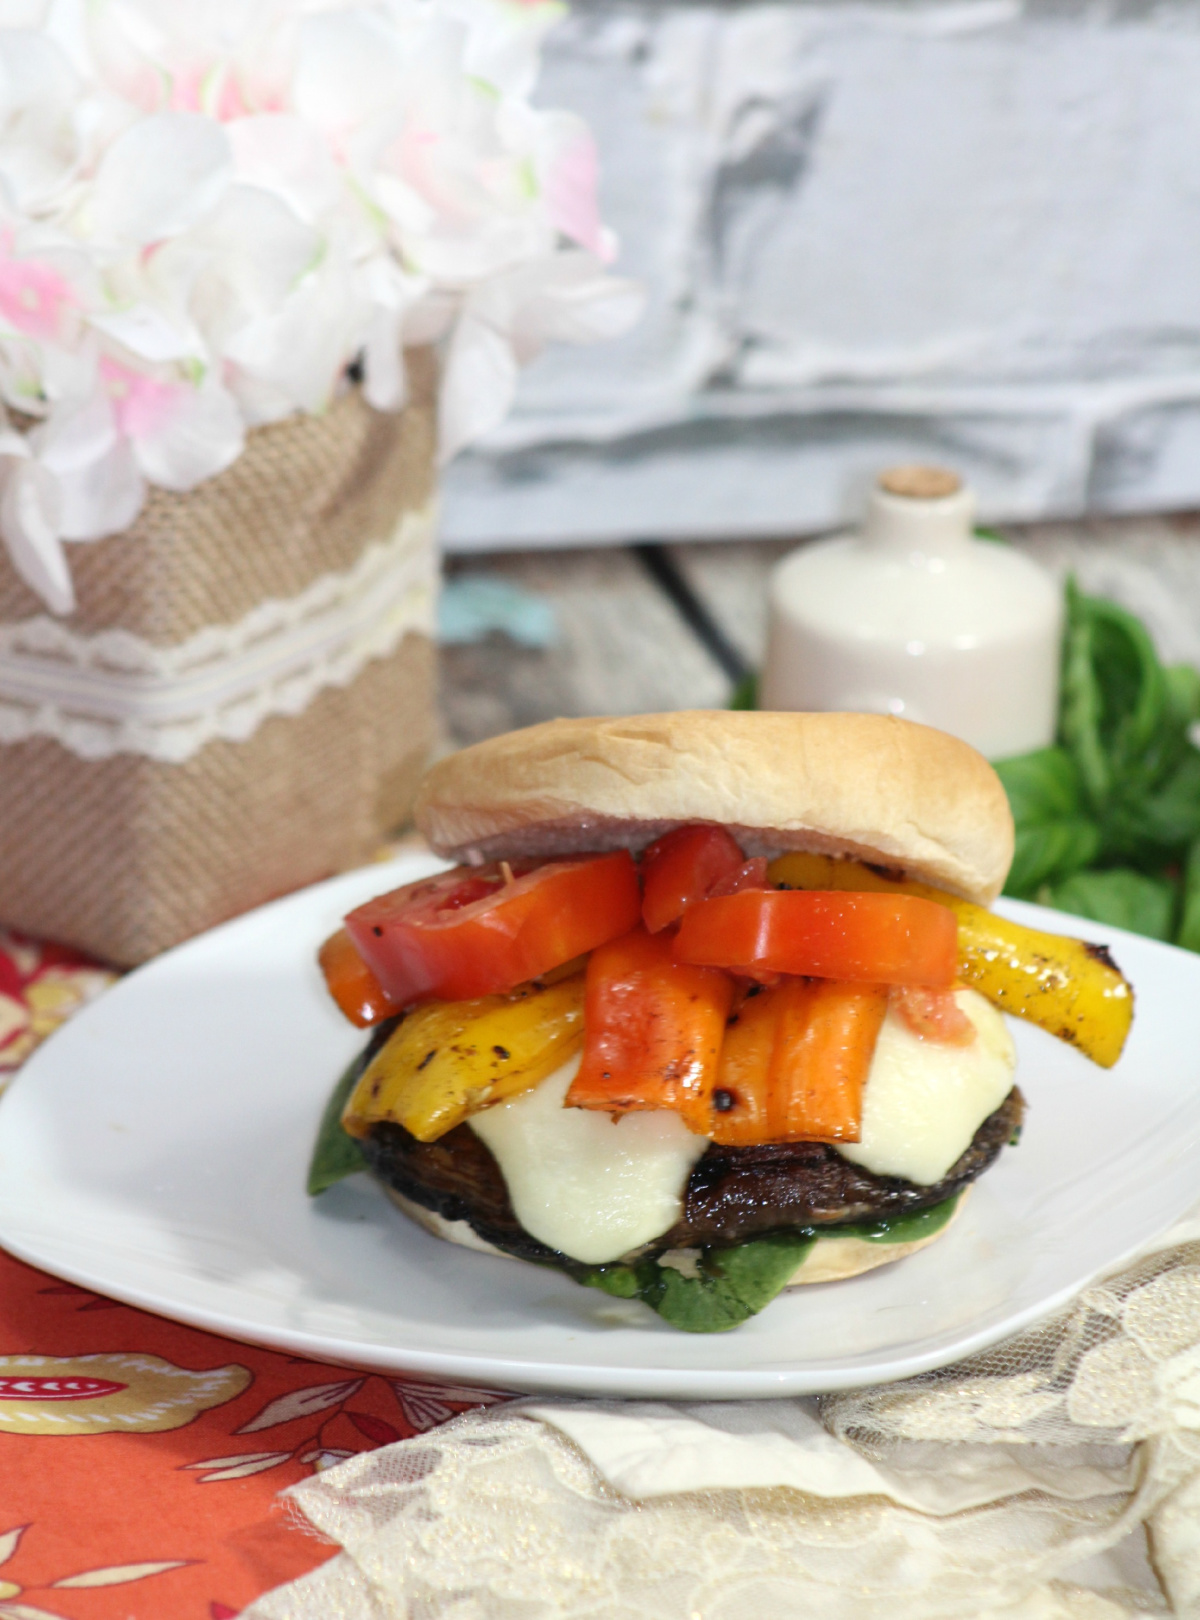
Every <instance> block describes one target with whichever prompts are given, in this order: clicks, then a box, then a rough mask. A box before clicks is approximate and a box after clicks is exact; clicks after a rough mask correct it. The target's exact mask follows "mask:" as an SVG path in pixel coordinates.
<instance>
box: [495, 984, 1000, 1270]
mask: <svg viewBox="0 0 1200 1620" xmlns="http://www.w3.org/2000/svg"><path fill="white" fill-rule="evenodd" d="M956 999H957V1001H958V1004H959V1006H960V1007H961V1008H962V1010H963V1011H964V1012H965V1013H966V1015H967V1017H968V1018H969V1019H970V1020H971V1022H972V1023H973V1024H974V1025H975V1029H976V1031H977V1037H978V1038H977V1039H976V1040H975V1041H973V1042H972V1043H971V1045H970V1046H967V1047H961V1046H948V1045H945V1044H943V1043H941V1042H938V1041H931V1040H923V1039H922V1038H921V1037H920V1036H918V1035H915V1034H913V1032H912V1031H911V1030H910V1029H909V1027H908V1025H907V1024H906V1023H905V1022H904V1021H903V1019H901V1018H900V1017H899V1016H898V1014H896V1013H895V1012H889V1013H888V1016H887V1018H886V1019H885V1021H884V1025H883V1028H882V1030H881V1031H880V1034H879V1043H878V1045H877V1047H876V1049H875V1057H874V1061H873V1062H872V1065H871V1072H870V1074H869V1076H868V1078H867V1084H866V1089H865V1091H864V1094H863V1133H862V1141H861V1142H859V1143H856V1144H854V1145H853V1146H842V1147H839V1149H838V1151H839V1152H840V1153H842V1154H844V1156H845V1157H846V1158H847V1159H850V1160H852V1161H853V1162H854V1163H855V1164H860V1165H862V1166H863V1168H864V1169H866V1170H871V1171H874V1172H875V1174H877V1175H882V1176H902V1177H903V1178H904V1179H905V1180H907V1181H913V1182H916V1183H918V1184H919V1185H921V1186H930V1185H932V1183H933V1182H935V1181H940V1180H941V1178H942V1177H943V1176H944V1175H945V1173H946V1171H947V1170H949V1168H950V1166H951V1165H952V1164H954V1162H955V1161H956V1160H957V1159H958V1158H959V1157H960V1156H961V1155H962V1154H963V1153H964V1152H965V1151H966V1149H967V1147H968V1146H969V1145H970V1142H971V1138H972V1137H973V1136H974V1135H975V1132H976V1131H977V1130H978V1129H979V1127H980V1125H982V1123H983V1121H984V1120H985V1119H986V1118H987V1117H988V1115H989V1114H991V1113H993V1112H994V1111H995V1110H996V1109H997V1108H999V1106H1000V1104H1001V1103H1002V1102H1003V1101H1004V1099H1005V1097H1006V1096H1007V1095H1008V1092H1009V1089H1010V1087H1011V1086H1012V1073H1013V1065H1014V1052H1013V1044H1012V1039H1011V1037H1010V1035H1009V1033H1008V1030H1007V1028H1006V1027H1005V1023H1004V1020H1003V1018H1002V1017H1001V1015H1000V1014H999V1013H998V1012H997V1011H996V1010H995V1008H994V1007H992V1006H991V1004H990V1003H989V1002H987V1001H985V1000H984V999H983V997H982V996H980V995H978V994H977V993H976V992H975V991H973V990H961V991H959V992H958V994H957V997H956ZM578 1068H579V1059H578V1058H573V1059H572V1060H571V1061H570V1062H569V1063H566V1064H564V1065H563V1067H562V1068H561V1069H558V1070H557V1071H556V1072H555V1073H554V1074H552V1075H550V1076H549V1078H548V1079H546V1080H543V1081H542V1083H541V1084H540V1085H539V1086H536V1087H535V1088H534V1089H533V1090H532V1091H527V1092H524V1093H522V1095H521V1096H519V1097H516V1098H514V1099H513V1100H512V1101H511V1102H507V1103H500V1104H498V1105H497V1106H496V1107H494V1108H488V1109H485V1110H484V1111H483V1112H482V1113H479V1114H475V1115H474V1116H473V1117H472V1118H471V1119H470V1120H469V1121H468V1123H469V1124H470V1126H471V1129H472V1130H473V1131H474V1132H475V1134H476V1135H477V1136H478V1137H479V1138H480V1139H481V1140H482V1141H483V1142H485V1143H486V1144H487V1146H488V1147H489V1148H490V1149H491V1151H492V1153H493V1155H494V1156H495V1158H496V1162H497V1163H498V1164H499V1166H500V1172H501V1174H502V1175H503V1177H504V1182H505V1185H506V1186H507V1188H508V1194H509V1198H510V1199H511V1200H512V1206H513V1210H514V1212H515V1213H516V1217H517V1219H518V1220H519V1221H520V1223H521V1225H522V1226H523V1227H524V1228H525V1230H526V1231H527V1232H529V1233H530V1234H531V1235H532V1236H533V1237H535V1238H539V1239H540V1240H541V1242H543V1243H545V1244H547V1245H548V1246H549V1247H550V1248H552V1249H557V1250H558V1251H559V1252H560V1253H562V1254H567V1255H570V1256H571V1258H572V1259H573V1260H580V1261H583V1262H584V1263H586V1264H588V1265H601V1264H604V1263H606V1262H608V1261H610V1260H618V1259H620V1258H621V1256H622V1255H625V1254H628V1253H629V1252H630V1251H631V1250H633V1249H637V1248H639V1247H640V1246H641V1245H642V1244H643V1243H649V1242H651V1241H652V1240H653V1239H654V1238H656V1237H661V1236H662V1234H663V1233H664V1232H666V1231H668V1230H669V1229H670V1228H671V1227H672V1226H674V1224H675V1222H676V1221H677V1220H678V1219H679V1217H680V1215H681V1214H682V1211H683V1192H684V1188H685V1187H686V1186H687V1181H688V1177H689V1175H690V1174H691V1171H692V1166H693V1165H694V1164H695V1163H696V1161H697V1159H699V1158H700V1157H701V1155H702V1154H703V1152H704V1150H705V1148H706V1147H707V1146H708V1142H707V1140H706V1138H704V1137H701V1136H693V1135H692V1134H691V1132H690V1131H689V1130H687V1128H686V1127H685V1126H684V1124H683V1123H682V1121H681V1120H680V1119H679V1116H678V1115H677V1114H673V1113H667V1112H647V1113H631V1114H625V1115H623V1116H621V1117H620V1118H617V1119H614V1118H613V1117H612V1116H611V1115H609V1114H602V1113H597V1112H594V1111H592V1110H590V1109H584V1108H564V1107H563V1099H564V1098H565V1096H566V1094H567V1089H568V1087H569V1086H570V1084H571V1081H572V1080H573V1079H574V1078H575V1075H576V1072H577V1071H578Z"/></svg>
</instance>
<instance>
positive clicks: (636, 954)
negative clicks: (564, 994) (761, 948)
mask: <svg viewBox="0 0 1200 1620" xmlns="http://www.w3.org/2000/svg"><path fill="white" fill-rule="evenodd" d="M671 944H672V942H671V940H670V938H669V937H664V936H663V935H653V934H648V933H647V932H646V931H645V929H644V928H637V929H635V930H634V931H633V932H632V933H629V934H626V935H625V936H624V937H623V938H622V939H615V940H613V941H612V942H611V943H610V944H608V945H601V946H600V947H599V949H597V950H595V951H593V952H592V954H591V956H590V958H589V959H588V965H587V979H586V981H585V989H584V1003H583V1027H584V1047H583V1060H582V1062H581V1063H580V1067H579V1073H578V1075H577V1076H576V1077H575V1080H574V1081H573V1083H572V1085H571V1089H570V1090H569V1091H568V1092H567V1097H566V1106H567V1107H568V1108H602V1109H605V1110H607V1111H608V1112H610V1113H624V1112H626V1111H629V1110H632V1109H644V1108H680V1107H681V1106H682V1105H683V1103H684V1101H685V1099H686V1098H688V1097H691V1096H693V1095H696V1094H698V1093H699V1092H700V1091H701V1090H703V1089H704V1088H705V1087H706V1086H707V1085H709V1084H710V1082H711V1079H712V1077H713V1075H714V1074H715V1073H716V1068H717V1062H718V1059H719V1057H720V1052H721V1042H722V1038H723V1036H724V1033H725V1020H726V1018H727V1017H728V1016H729V1008H730V1005H731V1002H732V999H733V981H732V980H731V979H730V977H729V975H728V974H726V973H720V972H717V971H716V970H715V969H713V968H696V967H684V966H681V965H680V964H679V963H678V962H676V961H675V959H674V956H673V954H672V950H671Z"/></svg>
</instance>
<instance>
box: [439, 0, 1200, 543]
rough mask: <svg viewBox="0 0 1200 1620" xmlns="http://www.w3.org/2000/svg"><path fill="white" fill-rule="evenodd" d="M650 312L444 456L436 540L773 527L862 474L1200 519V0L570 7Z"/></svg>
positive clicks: (572, 359) (547, 79) (812, 520)
mask: <svg viewBox="0 0 1200 1620" xmlns="http://www.w3.org/2000/svg"><path fill="white" fill-rule="evenodd" d="M542 96H543V99H544V100H545V101H546V102H547V103H548V104H558V105H567V106H573V107H575V108H577V109H578V110H579V111H581V112H582V113H584V114H585V115H586V116H587V117H588V118H589V120H590V121H591V122H592V125H593V127H594V128H595V129H596V131H597V133H598V136H599V139H600V144H601V152H602V157H603V163H604V187H603V189H604V199H605V207H606V214H607V217H608V219H609V220H610V222H611V223H612V224H613V225H614V226H615V227H616V228H617V230H618V231H619V233H620V235H621V238H622V242H623V253H622V259H621V263H620V268H622V269H624V270H626V271H628V272H629V273H632V274H635V275H638V276H640V277H642V278H643V279H644V281H645V282H646V284H647V286H648V288H649V290H650V295H651V297H650V308H649V311H648V314H647V316H646V318H645V319H644V321H643V322H642V324H641V326H640V327H639V328H638V329H637V330H636V331H635V332H633V333H631V334H630V335H628V336H627V337H626V338H624V339H622V340H620V341H619V342H616V343H613V344H611V345H608V346H607V347H604V348H598V349H592V350H564V351H559V352H556V353H553V354H549V355H547V356H545V357H544V358H543V359H542V360H540V361H539V362H537V363H536V365H535V366H534V367H533V368H532V369H531V370H530V371H529V373H528V374H527V376H526V378H525V380H524V383H523V385H522V389H521V393H520V397H519V403H518V408H517V410H516V412H515V413H514V415H513V416H512V417H511V418H510V420H509V421H508V422H507V423H506V424H505V426H504V427H503V429H501V430H500V431H499V432H498V433H496V434H495V435H494V436H493V437H492V438H491V439H490V440H489V441H488V442H487V443H486V445H484V446H483V447H481V448H480V449H479V450H477V451H475V452H473V453H472V454H471V455H469V456H466V457H464V458H462V459H461V460H460V462H459V463H458V464H457V465H456V466H455V467H454V468H453V469H452V471H451V475H450V478H449V480H448V489H447V499H446V522H445V532H446V538H447V542H448V544H449V545H450V547H451V548H452V549H459V550H471V549H479V548H486V547H489V546H499V545H504V546H509V545H528V544H539V543H541V544H551V543H556V544H562V543H568V544H569V543H580V544H582V543H586V542H592V541H597V540H609V539H625V538H628V537H630V536H651V537H653V536H664V535H674V536H680V535H682V536H701V537H703V536H718V535H746V534H786V533H796V532H804V531H812V530H817V529H822V528H828V527H830V526H831V525H834V524H836V523H837V522H839V521H841V520H842V519H843V518H844V517H846V516H848V515H850V514H852V513H854V512H855V511H856V510H857V507H858V505H859V502H860V500H861V495H862V490H863V487H864V485H865V482H866V481H867V479H868V478H869V477H870V475H871V473H872V472H873V471H874V470H875V469H876V468H878V467H879V466H880V465H882V464H886V463H888V462H891V461H895V460H897V459H907V458H911V457H914V456H919V457H922V458H934V459H937V460H939V461H947V462H950V463H952V464H954V465H955V466H957V467H959V468H960V469H961V470H962V471H963V472H965V473H966V474H967V475H968V477H970V478H971V479H972V481H973V482H974V483H975V484H976V485H977V487H978V489H979V490H980V493H981V497H982V501H983V506H984V510H985V513H986V514H987V515H990V516H992V517H997V518H1000V517H1006V518H1035V517H1043V516H1049V515H1071V514H1076V513H1081V512H1083V511H1087V510H1090V511H1106V512H1123V511H1124V512H1128V511H1137V510H1156V509H1169V508H1176V507H1183V506H1194V505H1200V0H1182V3H1174V4H1172V3H1170V0H1166V3H1162V4H1153V3H1151V0H1125V3H1121V0H1106V3H1103V4H1102V3H1099V0H1095V3H1089V0H1075V3H1071V0H1026V3H1025V4H1021V0H941V3H937V0H934V3H929V4H921V3H916V0H900V3H892V4H883V3H875V0H862V3H855V0H825V3H823V4H807V3H803V0H790V3H783V4H765V5H751V4H736V3H735V4H723V5H710V4H693V3H687V0H665V3H664V0H654V3H647V0H584V3H583V4H582V5H580V6H579V8H578V9H577V10H576V11H575V12H574V14H573V15H572V16H571V18H570V19H569V20H568V21H567V22H566V23H565V24H564V25H563V26H562V27H561V28H560V29H559V30H558V32H557V34H556V35H555V36H554V37H553V43H552V47H551V50H550V55H549V61H548V65H547V70H546V73H545V76H544V80H543V88H542Z"/></svg>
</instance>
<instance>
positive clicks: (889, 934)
mask: <svg viewBox="0 0 1200 1620" xmlns="http://www.w3.org/2000/svg"><path fill="white" fill-rule="evenodd" d="M957 932H958V928H957V924H956V922H955V919H954V914H953V912H951V911H950V910H948V908H947V907H946V906H941V905H931V904H930V902H929V901H928V900H927V899H924V898H921V897H918V896H915V895H911V894H848V893H845V892H842V893H828V892H826V893H812V892H809V893H805V894H782V893H780V892H779V891H778V890H761V889H746V890H743V891H742V892H741V893H739V894H729V895H722V896H720V897H719V898H717V899H713V900H700V901H698V902H697V903H696V904H695V905H693V906H690V907H689V908H688V910H687V911H686V912H685V913H684V916H683V921H682V922H681V923H680V925H679V937H678V939H677V941H676V946H675V954H676V955H677V956H678V958H679V960H680V961H681V962H694V963H696V964H697V965H698V966H704V967H723V968H727V969H729V971H730V972H734V973H745V974H748V975H750V976H751V977H753V978H757V977H759V975H760V974H761V973H763V972H767V973H788V974H796V975H803V976H805V977H815V978H821V979H839V980H850V981H852V982H853V983H855V984H914V985H925V986H927V987H929V988H931V989H948V988H949V987H950V985H951V984H953V982H954V970H955V961H956V946H955V938H956V935H957Z"/></svg>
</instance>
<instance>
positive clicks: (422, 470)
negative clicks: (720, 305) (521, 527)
mask: <svg viewBox="0 0 1200 1620" xmlns="http://www.w3.org/2000/svg"><path fill="white" fill-rule="evenodd" d="M409 362H410V372H411V377H412V400H411V403H410V404H409V405H408V407H407V408H406V409H405V410H404V411H403V412H401V413H399V414H394V415H392V414H383V413H379V412H376V411H373V410H371V409H370V408H369V407H368V406H367V405H366V404H365V403H364V401H363V400H362V398H361V395H360V394H359V393H358V392H357V391H354V390H352V391H350V392H347V393H346V394H345V395H344V396H342V397H341V398H340V399H339V400H338V401H337V402H336V403H335V404H334V405H333V406H332V408H331V409H330V410H329V411H328V412H327V413H326V414H325V415H324V416H320V417H311V416H296V417H292V418H289V419H288V420H287V421H284V422H280V423H278V424H275V425H272V426H269V427H263V428H258V429H255V430H254V431H253V432H252V433H251V434H250V435H249V437H248V440H247V444H246V449H245V451H244V452H243V454H242V455H241V457H240V458H239V459H238V460H237V461H236V462H235V463H234V464H233V466H232V467H230V468H229V469H228V470H227V471H226V472H224V473H222V474H221V475H220V476H219V477H217V478H214V479H211V480H210V481H209V482H207V483H205V484H202V485H200V486H199V487H198V488H197V489H195V490H193V491H191V492H189V493H188V494H183V495H176V494H171V493H168V492H166V491H163V490H157V489H156V490H152V491H151V493H150V496H149V498H148V500H147V502H146V505H145V507H144V508H143V510H142V513H141V515H140V516H139V518H138V520H137V522H136V523H135V525H134V526H133V528H132V529H130V530H129V531H128V532H127V533H125V534H122V535H118V536H114V537H113V538H111V539H107V540H100V541H96V542H94V543H92V544H89V545H75V546H72V547H70V552H69V555H70V560H71V567H72V574H73V577H74V581H75V589H76V595H77V599H78V606H77V608H76V611H75V612H74V613H72V614H70V615H69V616H67V617H66V618H65V619H56V618H55V617H54V616H53V615H51V614H50V613H49V612H48V611H47V610H46V609H45V607H44V606H43V604H42V603H41V602H40V601H39V600H38V598H37V597H36V596H35V595H34V594H33V593H32V592H31V591H30V590H28V589H27V588H26V587H25V586H24V585H23V583H22V582H21V580H20V579H19V578H18V577H17V575H16V574H15V573H14V571H13V570H12V568H11V566H10V564H9V563H8V560H7V557H6V556H5V555H4V554H3V551H2V550H0V924H4V925H7V926H8V927H11V928H17V929H21V930H24V931H26V932H29V933H32V934H38V935H41V936H44V937H48V938H52V939H57V940H61V941H64V942H67V943H71V944H75V945H78V946H81V947H83V948H84V949H86V950H89V951H92V952H94V953H95V954H96V955H98V956H100V957H103V958H105V959H107V960H108V961H111V962H114V963H118V964H122V965H132V964H134V963H137V962H141V961H144V960H145V959H146V958H147V957H150V956H152V955H154V954H155V953H156V952H158V951H161V950H164V949H165V948H166V947H167V946H170V945H173V944H176V943H178V942H179V941H180V940H183V939H186V938H188V937H189V936H190V935H192V934H195V933H198V932H199V931H200V930H202V929H204V928H207V927H210V926H211V925H212V924H214V923H217V922H219V921H221V920H222V919H224V918H227V917H230V916H233V915H235V914H236V913H238V912H240V911H245V910H247V909H248V908H249V907H251V906H255V905H258V904H260V903H261V902H262V901H264V900H267V899H270V898H272V897H273V896H275V895H279V894H283V893H286V892H287V891H288V890H291V889H295V888H297V887H299V886H300V885H302V884H304V883H308V882H312V881H314V880H315V879H318V878H321V877H324V876H326V875H328V874H330V873H332V872H336V871H339V870H341V869H344V868H346V867H348V866H351V865H354V864H355V863H357V862H360V861H362V860H364V859H367V858H368V857H369V856H370V854H371V852H372V850H373V849H374V848H375V847H376V845H377V844H378V842H379V839H380V838H381V837H382V836H383V835H384V834H385V833H386V832H387V831H389V830H390V829H392V828H394V827H395V826H397V825H398V824H399V823H400V822H401V821H402V820H403V817H404V815H405V812H406V811H407V809H408V806H409V803H410V801H411V798H412V795H413V792H414V790H415V787H416V782H417V779H418V777H419V775H420V772H421V769H422V767H423V765H424V762H425V759H426V756H427V753H428V750H429V747H430V743H431V741H432V736H433V726H434V719H433V716H434V690H433V681H434V671H433V653H432V641H431V629H432V613H433V602H434V580H435V571H436V562H435V549H434V546H435V540H434V499H435V475H434V461H433V449H434V422H433V406H434V390H435V369H434V362H433V359H432V356H431V355H429V354H428V353H425V352H420V353H417V354H415V355H410V356H409Z"/></svg>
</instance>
